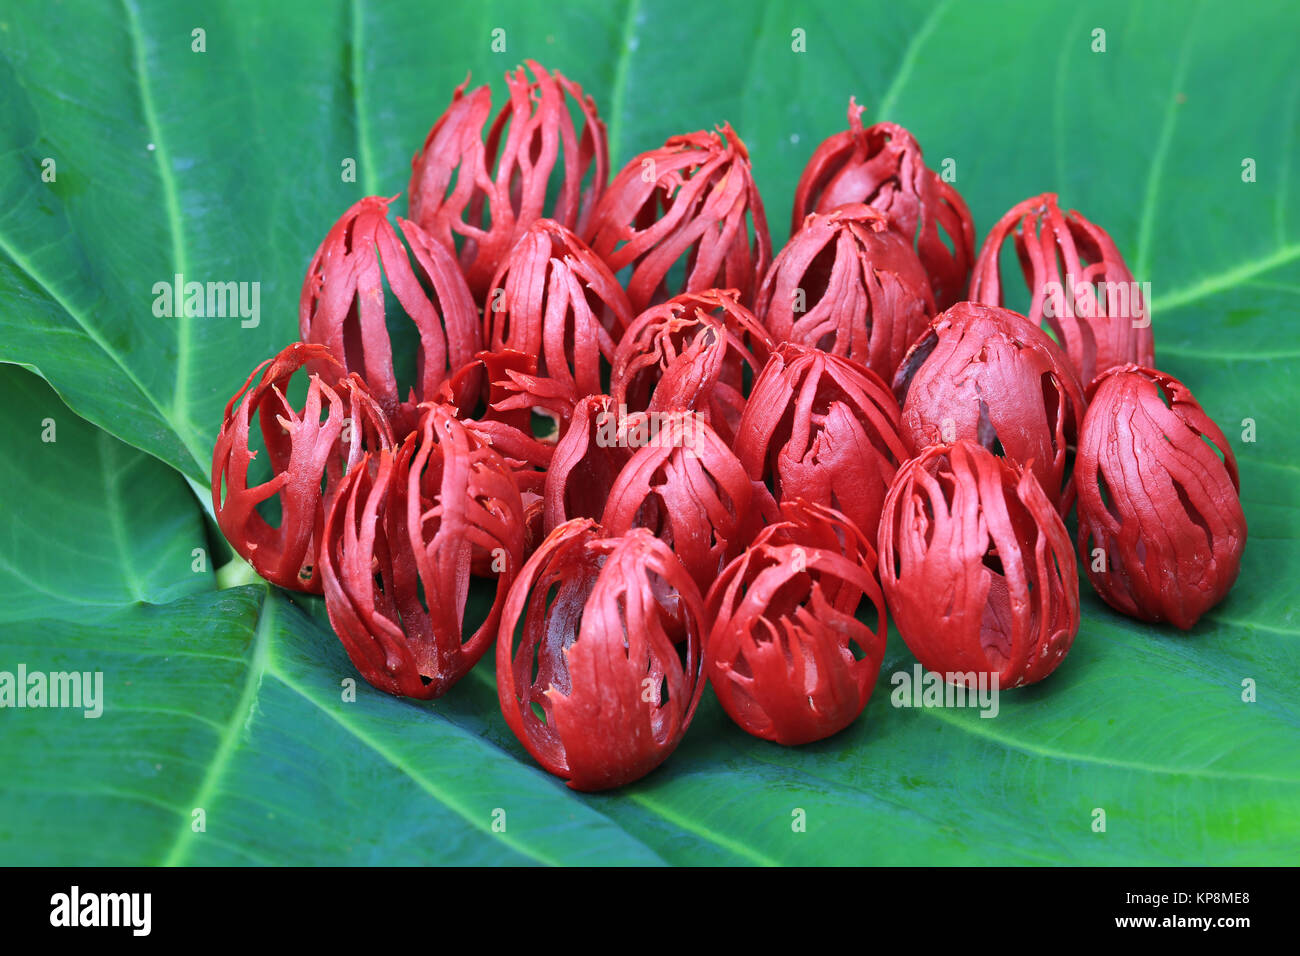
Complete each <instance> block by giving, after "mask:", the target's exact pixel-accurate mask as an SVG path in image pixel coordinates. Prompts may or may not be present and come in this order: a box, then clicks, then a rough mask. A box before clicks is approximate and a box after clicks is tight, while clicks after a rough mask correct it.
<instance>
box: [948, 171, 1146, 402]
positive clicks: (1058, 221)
mask: <svg viewBox="0 0 1300 956" xmlns="http://www.w3.org/2000/svg"><path fill="white" fill-rule="evenodd" d="M1008 239H1010V240H1011V241H1012V243H1013V245H1014V246H1015V250H1016V255H1017V257H1018V258H1019V260H1020V268H1021V271H1022V272H1023V273H1024V276H1025V284H1026V285H1027V286H1028V287H1029V292H1030V295H1031V296H1032V301H1031V303H1030V306H1029V313H1028V316H1027V317H1028V319H1029V321H1030V322H1032V323H1034V324H1035V325H1039V324H1042V325H1045V326H1046V327H1047V328H1050V329H1051V330H1052V333H1053V334H1054V335H1055V336H1056V338H1057V341H1059V342H1060V343H1061V346H1062V347H1063V348H1064V350H1065V353H1066V355H1068V356H1069V359H1070V364H1071V365H1073V367H1074V370H1075V372H1076V373H1077V374H1078V376H1079V381H1081V382H1082V383H1083V384H1084V385H1087V384H1088V383H1089V382H1091V381H1092V380H1093V379H1094V378H1095V377H1096V376H1098V375H1100V374H1101V373H1102V372H1104V371H1106V370H1107V369H1109V368H1113V367H1114V366H1116V365H1125V364H1128V363H1130V362H1133V363H1137V364H1139V365H1153V364H1154V363H1155V345H1154V339H1153V338H1152V335H1151V320H1150V316H1149V315H1148V313H1147V303H1146V302H1145V301H1144V300H1143V297H1142V290H1141V288H1140V287H1139V286H1138V284H1137V283H1136V282H1134V281H1133V274H1132V273H1131V272H1129V269H1128V266H1127V265H1126V264H1125V263H1124V257H1123V256H1122V255H1120V252H1119V249H1118V248H1116V246H1115V243H1114V242H1113V241H1112V240H1111V238H1110V236H1109V235H1108V234H1107V233H1106V230H1104V229H1102V228H1101V227H1100V226H1098V225H1096V224H1095V223H1091V222H1089V221H1088V220H1087V219H1084V218H1083V217H1082V216H1081V215H1079V214H1078V213H1077V212H1075V211H1074V210H1070V212H1068V213H1062V212H1061V207H1060V206H1059V205H1057V201H1056V194H1055V193H1043V194H1042V195H1041V196H1033V197H1031V198H1029V199H1026V200H1025V201H1024V202H1022V203H1018V204H1017V205H1015V206H1014V207H1012V209H1011V210H1010V211H1009V212H1008V213H1007V214H1006V215H1005V216H1003V217H1002V218H1001V219H1000V220H999V221H998V223H997V225H995V226H994V227H993V229H992V231H991V232H990V233H989V235H988V238H987V239H985V240H984V247H983V248H982V249H981V250H980V254H979V258H978V259H977V260H976V261H975V274H974V276H973V277H972V278H971V288H970V297H971V299H972V301H975V302H982V303H984V304H986V305H1002V304H1003V298H1004V294H1003V290H1002V276H1001V263H1000V259H1001V255H1002V248H1003V246H1004V245H1005V244H1006V242H1007V240H1008ZM1063 270H1064V271H1063ZM1099 290H1100V294H1099Z"/></svg>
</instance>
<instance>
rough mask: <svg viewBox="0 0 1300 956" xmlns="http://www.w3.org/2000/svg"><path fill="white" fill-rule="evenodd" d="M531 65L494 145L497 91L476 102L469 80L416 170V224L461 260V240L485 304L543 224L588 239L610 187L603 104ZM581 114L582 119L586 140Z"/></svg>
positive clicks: (512, 81) (512, 79)
mask: <svg viewBox="0 0 1300 956" xmlns="http://www.w3.org/2000/svg"><path fill="white" fill-rule="evenodd" d="M527 63H528V68H529V69H530V70H531V71H532V74H533V80H532V81H531V82H530V81H529V80H528V74H527V73H526V72H525V71H524V68H523V67H522V66H521V67H519V68H517V69H516V70H515V71H514V72H512V73H507V74H506V85H507V87H509V90H510V102H509V103H508V104H507V105H506V106H504V107H503V108H502V110H501V112H500V113H499V114H498V115H497V118H496V120H495V122H493V124H492V128H491V129H490V130H489V131H488V136H487V143H486V144H484V142H483V138H482V137H483V124H484V123H485V122H487V118H488V114H489V113H490V112H491V110H492V91H491V90H490V89H489V88H488V87H486V86H480V87H479V88H478V89H476V90H474V91H473V92H471V93H469V94H468V95H466V94H465V87H466V86H467V85H468V84H469V80H468V79H466V81H465V82H464V83H462V84H461V85H460V86H458V87H456V92H455V93H454V94H453V96H452V101H451V106H449V107H448V108H447V112H446V113H444V114H443V115H442V117H441V118H440V119H439V120H438V122H437V123H435V124H434V126H433V129H432V130H430V131H429V135H428V138H427V139H426V140H425V141H424V148H423V149H422V150H421V151H420V152H419V153H417V154H416V155H415V158H414V159H413V160H412V161H411V185H410V210H411V218H412V219H414V220H415V221H416V222H418V223H419V224H420V225H421V226H422V227H423V228H424V229H425V230H426V231H427V232H428V233H429V235H431V236H433V238H434V239H436V240H437V241H438V242H440V243H441V244H442V245H443V246H444V247H445V248H447V249H450V250H452V251H453V252H454V251H455V248H456V241H457V237H459V239H460V242H461V249H460V263H461V267H462V268H463V269H464V272H465V276H466V278H467V280H468V281H469V287H470V290H471V291H472V292H473V294H474V297H475V298H476V299H482V298H483V296H484V295H485V294H486V293H487V290H488V286H489V282H490V281H491V279H492V276H493V274H494V273H495V272H496V270H497V269H498V268H499V267H500V265H501V261H502V260H503V259H504V258H505V256H506V254H507V253H508V252H509V251H510V249H511V247H513V246H514V244H515V242H516V241H518V239H519V237H520V236H521V235H522V234H523V231H524V230H525V229H527V228H528V227H529V226H531V225H532V224H533V223H534V222H535V221H536V220H538V219H543V218H547V219H554V220H556V221H557V222H559V223H562V224H563V225H564V226H566V227H567V228H569V229H572V230H574V231H575V232H577V233H578V234H580V235H582V234H585V233H586V231H587V228H588V225H589V222H590V219H591V214H592V212H593V210H594V209H595V205H596V202H597V200H599V199H600V196H601V193H602V192H603V191H604V189H605V184H606V182H607V181H608V179H609V146H608V145H607V143H606V136H605V124H604V123H603V122H601V120H600V117H599V116H597V115H596V104H595V103H594V102H592V99H591V97H590V96H587V95H586V94H584V93H583V92H582V87H580V86H579V85H578V84H577V83H574V82H573V81H571V80H569V79H567V78H566V77H565V76H564V75H563V74H561V73H560V71H559V70H556V71H555V72H554V73H551V72H548V71H547V70H546V68H545V67H543V66H541V65H540V64H538V63H535V62H533V61H532V60H528V61H527ZM571 104H572V105H573V106H576V107H577V109H578V111H579V112H580V113H581V115H582V129H581V130H579V129H578V128H577V127H576V126H575V125H574V121H573V116H572V114H571V111H570V105H571ZM557 174H558V176H557ZM557 178H558V183H559V185H558V192H556V193H555V194H554V199H553V200H552V201H551V202H550V203H549V204H548V202H547V187H548V185H549V184H551V183H552V181H553V180H556V179H557Z"/></svg>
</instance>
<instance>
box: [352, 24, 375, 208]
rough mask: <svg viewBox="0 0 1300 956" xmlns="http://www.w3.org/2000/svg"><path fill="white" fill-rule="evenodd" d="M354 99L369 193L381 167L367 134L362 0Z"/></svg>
mask: <svg viewBox="0 0 1300 956" xmlns="http://www.w3.org/2000/svg"><path fill="white" fill-rule="evenodd" d="M351 10H352V37H351V40H350V41H349V42H350V43H351V44H352V56H351V65H352V103H353V106H355V107H356V111H355V122H356V124H357V153H358V155H357V161H358V162H360V163H361V182H362V185H363V186H364V188H365V191H366V195H367V196H377V195H379V187H378V185H377V183H378V181H379V180H378V175H379V174H378V171H377V170H376V169H375V154H374V152H373V151H372V150H371V148H370V137H369V136H367V135H366V95H365V84H364V83H363V82H362V80H363V74H364V73H365V55H366V47H365V21H364V14H363V13H362V12H361V0H352V6H351Z"/></svg>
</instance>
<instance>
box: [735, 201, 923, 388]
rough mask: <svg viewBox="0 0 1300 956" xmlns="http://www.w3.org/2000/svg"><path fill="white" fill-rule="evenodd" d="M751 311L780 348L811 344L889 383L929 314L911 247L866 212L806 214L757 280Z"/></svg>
mask: <svg viewBox="0 0 1300 956" xmlns="http://www.w3.org/2000/svg"><path fill="white" fill-rule="evenodd" d="M754 309H755V312H756V313H757V314H758V316H759V318H761V319H762V321H763V325H764V326H766V328H767V330H768V331H769V332H770V333H772V337H773V338H774V339H776V340H777V341H778V342H798V343H799V344H801V345H811V346H814V347H816V348H819V349H822V350H824V351H827V352H830V353H832V354H834V355H843V356H845V357H846V358H851V359H853V361H855V362H857V363H858V364H860V365H865V366H866V367H867V368H869V369H871V371H873V372H875V373H876V374H877V375H879V376H880V377H881V378H882V379H884V380H885V381H889V380H890V379H891V378H893V377H894V370H895V369H896V368H898V363H899V362H900V361H902V359H903V354H904V353H905V352H906V351H907V348H908V346H910V345H911V344H912V343H913V342H914V341H916V337H917V336H918V335H920V334H921V332H923V331H924V330H925V326H926V323H927V322H929V321H930V318H931V317H932V316H933V315H934V298H933V296H932V295H931V293H930V283H929V280H928V279H927V278H926V275H925V270H924V269H923V268H922V267H921V262H920V260H918V259H917V258H916V253H915V252H913V251H912V247H911V245H910V244H909V243H908V242H907V240H906V239H904V238H903V237H902V236H901V235H900V234H899V233H898V232H896V231H895V230H893V229H891V228H889V220H888V218H886V216H885V214H884V213H882V212H880V211H879V210H877V209H873V208H872V207H871V206H863V205H849V206H839V207H837V208H836V209H834V210H832V211H831V212H829V213H826V214H825V215H817V214H813V215H810V216H809V217H808V218H807V219H805V220H804V224H803V228H801V229H800V230H799V231H798V232H796V233H795V234H794V235H793V236H791V237H790V241H789V242H788V243H787V244H786V246H785V248H784V249H782V250H781V253H780V255H778V256H777V257H776V261H775V262H773V263H772V268H771V269H769V270H768V272H767V276H766V277H765V278H764V279H763V285H762V286H761V287H760V289H759V292H758V301H757V303H756V304H755V306H754Z"/></svg>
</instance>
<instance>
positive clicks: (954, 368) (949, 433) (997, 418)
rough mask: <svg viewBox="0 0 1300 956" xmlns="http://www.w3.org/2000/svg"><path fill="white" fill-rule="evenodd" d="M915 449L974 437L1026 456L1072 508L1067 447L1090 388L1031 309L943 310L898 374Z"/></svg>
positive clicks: (907, 435)
mask: <svg viewBox="0 0 1300 956" xmlns="http://www.w3.org/2000/svg"><path fill="white" fill-rule="evenodd" d="M894 394H895V395H897V396H898V398H899V401H901V402H902V405H903V417H902V424H901V432H902V435H903V440H904V441H905V442H907V446H908V449H909V450H910V452H911V453H912V454H918V453H919V452H920V451H921V449H923V448H925V447H926V446H928V445H939V444H946V443H949V442H954V441H961V440H967V441H976V442H978V443H979V444H981V445H983V446H984V447H985V448H988V449H990V450H991V451H996V452H997V453H999V454H1005V455H1006V456H1007V457H1008V458H1010V459H1012V460H1013V461H1015V462H1017V463H1019V464H1022V465H1025V464H1028V463H1029V462H1031V461H1032V463H1033V464H1032V466H1031V467H1032V468H1033V471H1034V475H1035V477H1037V478H1038V483H1039V484H1040V485H1041V486H1042V488H1043V490H1044V491H1045V492H1047V495H1048V497H1049V498H1051V499H1052V500H1053V501H1055V502H1057V504H1058V505H1059V507H1060V509H1061V512H1062V514H1064V513H1065V512H1066V511H1068V510H1069V506H1070V503H1071V501H1072V500H1073V489H1072V485H1071V484H1070V482H1069V480H1068V479H1069V475H1068V472H1067V469H1066V446H1067V444H1068V443H1069V442H1072V441H1073V440H1074V438H1075V436H1076V435H1077V434H1078V428H1079V422H1080V420H1081V418H1082V416H1083V409H1084V404H1085V403H1084V397H1083V390H1082V388H1080V386H1079V382H1078V380H1077V379H1076V378H1075V375H1074V369H1073V368H1071V366H1070V363H1069V361H1068V360H1067V359H1066V357H1065V355H1064V353H1062V352H1061V349H1060V347H1059V346H1057V344H1056V343H1055V342H1053V341H1052V339H1051V337H1050V336H1048V335H1047V333H1045V332H1043V331H1042V330H1041V329H1039V328H1038V327H1037V326H1034V325H1032V324H1030V323H1029V322H1027V321H1025V318H1024V316H1022V315H1018V314H1017V313H1015V312H1011V311H1009V310H1007V309H999V308H996V307H994V306H986V305H976V304H974V303H971V302H959V303H957V304H956V305H954V306H953V307H952V308H951V309H949V310H948V311H946V312H943V313H941V314H939V315H938V316H936V317H935V319H934V321H933V322H931V323H930V329H929V331H928V332H927V333H926V334H925V335H924V336H922V337H921V338H920V339H918V340H917V342H916V344H915V345H913V346H912V348H911V350H910V351H909V352H908V354H907V357H906V358H905V359H904V360H903V364H902V365H901V366H899V369H898V374H897V375H896V376H895V377H894Z"/></svg>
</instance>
